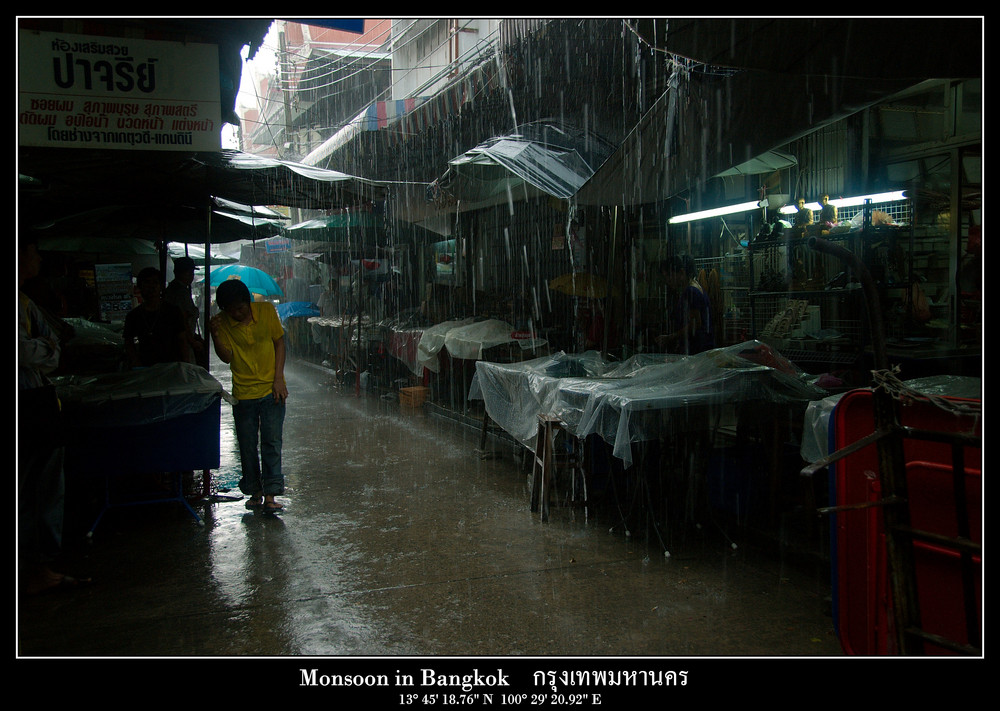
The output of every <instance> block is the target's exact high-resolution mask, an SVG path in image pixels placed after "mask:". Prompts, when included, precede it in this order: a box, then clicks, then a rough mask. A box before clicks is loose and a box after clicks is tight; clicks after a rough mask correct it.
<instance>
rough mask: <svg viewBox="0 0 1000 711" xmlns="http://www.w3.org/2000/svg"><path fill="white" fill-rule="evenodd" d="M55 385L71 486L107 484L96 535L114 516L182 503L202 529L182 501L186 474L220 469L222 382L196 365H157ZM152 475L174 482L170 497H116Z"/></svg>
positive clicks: (71, 378)
mask: <svg viewBox="0 0 1000 711" xmlns="http://www.w3.org/2000/svg"><path fill="white" fill-rule="evenodd" d="M53 382H54V384H55V387H56V392H57V394H58V396H59V400H60V402H61V403H62V412H63V420H64V425H65V431H66V459H65V470H66V476H67V480H72V479H80V478H84V477H89V478H92V479H94V480H99V481H100V482H101V483H102V484H103V489H104V496H103V503H102V505H101V508H100V511H99V512H98V513H97V517H96V519H95V520H94V522H93V524H92V525H91V527H90V533H93V531H94V530H95V529H96V528H97V525H98V524H99V523H100V521H101V518H102V517H103V516H104V514H105V513H106V512H107V511H108V510H109V509H110V508H113V507H115V506H123V505H136V504H147V503H161V502H165V501H175V502H178V503H181V504H182V505H184V506H185V507H186V508H187V510H188V511H189V512H190V513H191V515H192V516H193V517H194V518H195V520H196V521H197V522H198V523H199V524H201V523H202V522H201V518H200V517H199V516H198V514H197V513H195V511H194V509H192V508H191V506H190V504H188V502H187V500H186V499H185V497H184V491H183V480H182V474H183V473H184V472H186V471H197V470H209V469H217V468H218V467H219V461H220V446H219V440H220V427H219V425H220V411H221V401H222V397H223V389H222V385H221V384H220V383H219V381H218V380H216V379H215V378H214V377H212V376H211V375H209V374H208V372H207V371H205V370H204V369H202V368H199V367H198V366H196V365H192V364H189V363H159V364H157V365H154V366H151V367H149V368H139V369H135V370H129V371H122V372H115V373H105V374H98V375H90V376H80V375H72V376H63V377H59V378H54V379H53ZM146 474H167V475H169V478H170V483H171V490H170V491H169V492H164V491H153V492H151V491H139V492H134V494H133V495H132V496H130V497H127V498H123V497H118V496H116V495H115V493H114V492H115V489H116V487H115V484H116V483H121V482H122V481H125V480H129V479H135V478H137V477H141V476H142V475H146ZM133 483H134V482H133ZM129 488H133V489H134V488H135V487H129Z"/></svg>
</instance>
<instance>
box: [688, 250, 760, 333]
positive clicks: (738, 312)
mask: <svg viewBox="0 0 1000 711" xmlns="http://www.w3.org/2000/svg"><path fill="white" fill-rule="evenodd" d="M694 264H695V270H696V273H697V275H698V280H699V282H700V283H702V284H703V285H704V286H705V287H706V288H707V289H708V291H709V301H710V303H711V305H712V317H713V323H714V324H715V329H714V331H715V345H716V346H729V345H733V344H735V343H741V342H743V341H746V340H748V339H749V338H751V335H750V334H751V327H750V302H749V300H748V298H747V297H748V295H749V293H750V285H751V283H752V282H751V278H750V259H749V255H748V253H747V252H737V253H735V254H727V255H725V256H722V257H705V258H699V259H695V260H694ZM713 272H714V274H715V275H714V276H713ZM703 277H704V279H703Z"/></svg>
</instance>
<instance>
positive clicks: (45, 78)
mask: <svg viewBox="0 0 1000 711" xmlns="http://www.w3.org/2000/svg"><path fill="white" fill-rule="evenodd" d="M18 79H19V84H18V101H19V106H18V128H19V131H18V135H19V143H20V145H22V146H48V147H64V148H108V149H124V150H165V151H210V150H216V151H217V150H220V148H221V140H222V139H221V133H220V131H221V128H222V108H221V100H220V98H219V96H220V95H219V51H218V47H216V46H215V45H212V44H196V43H180V42H163V41H158V40H146V39H134V38H131V37H128V38H125V37H98V36H90V35H77V34H68V33H62V32H34V31H31V30H23V29H22V30H19V35H18Z"/></svg>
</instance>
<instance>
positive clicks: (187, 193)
mask: <svg viewBox="0 0 1000 711" xmlns="http://www.w3.org/2000/svg"><path fill="white" fill-rule="evenodd" d="M18 162H19V165H18V169H19V172H20V173H21V174H22V175H24V176H27V178H28V179H25V180H22V181H21V185H22V187H21V190H20V195H19V208H20V212H21V214H23V215H30V216H31V218H32V221H33V222H35V223H38V222H44V223H49V222H55V221H58V220H59V219H61V218H64V217H66V216H69V215H74V214H79V213H83V212H86V211H89V210H94V209H97V208H101V207H105V206H111V205H119V206H133V207H141V208H142V209H143V210H147V211H149V212H150V213H155V212H156V210H158V209H161V208H170V209H175V208H178V207H185V208H190V209H196V210H204V209H206V208H207V206H209V205H211V206H212V207H213V209H218V210H219V212H218V213H217V214H221V213H222V212H226V213H228V214H227V215H226V216H227V217H232V218H233V220H232V221H235V220H236V219H239V218H236V217H233V216H234V215H237V214H240V213H245V212H246V210H233V209H232V207H231V206H230V207H228V208H224V207H223V206H222V204H221V203H219V202H213V201H214V200H217V199H219V198H221V199H222V200H224V201H230V202H231V203H239V204H240V205H242V206H263V205H282V206H288V207H300V208H306V209H321V210H332V209H338V208H343V207H353V206H356V205H360V204H367V203H370V202H373V201H379V200H381V199H383V197H384V194H385V189H384V187H383V186H382V185H380V184H378V183H375V182H373V181H370V180H366V179H364V178H358V177H355V176H352V175H347V174H346V173H341V172H338V171H333V170H325V169H322V168H317V167H315V166H309V165H304V164H301V163H295V162H292V161H282V160H277V159H274V158H265V157H262V156H254V155H250V154H248V153H243V152H241V151H234V150H223V151H219V152H200V153H163V152H152V151H97V150H89V149H52V148H25V147H22V148H21V150H20V151H19V153H18ZM250 212H251V214H254V215H256V214H258V213H259V212H260V210H259V209H251V211H250ZM244 216H245V215H244ZM279 218H280V216H278V217H275V216H273V215H267V214H266V213H264V214H261V216H260V219H264V220H267V222H265V223H264V225H263V227H265V228H267V227H268V226H269V224H270V222H271V221H272V220H274V221H277V220H278V219H279ZM255 220H256V221H260V220H259V219H257V218H255ZM202 221H203V222H204V219H203V220H202ZM111 222H112V220H109V224H110V223H111ZM216 222H219V223H221V221H219V220H216ZM255 224H256V222H255ZM214 227H215V225H213V230H214ZM276 231H277V230H275V232H276ZM272 233H273V232H272ZM249 238H250V237H242V236H241V237H235V238H218V237H216V236H213V237H212V241H213V242H224V241H232V239H249ZM171 239H172V240H173V241H205V240H206V235H205V233H204V232H203V233H202V234H201V236H200V238H199V237H197V236H195V235H192V236H191V237H190V238H189V237H185V238H174V237H172V238H171Z"/></svg>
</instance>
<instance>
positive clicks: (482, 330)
mask: <svg viewBox="0 0 1000 711" xmlns="http://www.w3.org/2000/svg"><path fill="white" fill-rule="evenodd" d="M513 331H514V327H513V326H511V325H510V324H509V323H507V322H506V321H501V320H499V319H495V318H491V319H487V320H485V321H476V322H474V323H470V324H468V325H467V326H459V327H458V328H453V329H451V330H449V331H448V332H447V333H446V334H445V337H444V347H445V348H447V349H448V353H449V354H451V356H452V357H453V358H464V359H467V360H479V359H480V358H482V357H483V351H484V350H485V349H487V348H492V347H493V346H500V345H503V344H504V343H512V342H513V341H514V338H513V337H512V336H511V335H510V334H511V333H513Z"/></svg>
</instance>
